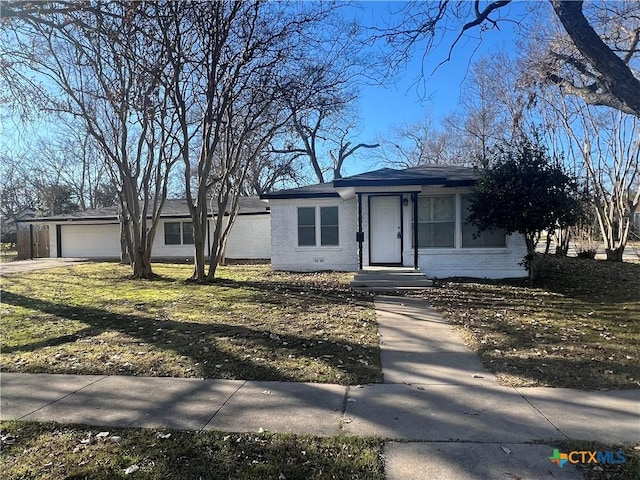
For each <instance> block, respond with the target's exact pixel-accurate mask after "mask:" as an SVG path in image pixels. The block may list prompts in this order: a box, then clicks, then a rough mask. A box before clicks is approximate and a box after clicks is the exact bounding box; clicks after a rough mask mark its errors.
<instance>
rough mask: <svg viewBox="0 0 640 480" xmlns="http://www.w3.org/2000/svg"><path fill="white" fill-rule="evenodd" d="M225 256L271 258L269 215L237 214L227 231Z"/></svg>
mask: <svg viewBox="0 0 640 480" xmlns="http://www.w3.org/2000/svg"><path fill="white" fill-rule="evenodd" d="M212 227H213V225H212ZM225 256H226V258H228V259H234V258H235V259H269V258H271V216H270V215H238V216H237V217H236V221H235V223H234V224H233V228H232V229H231V232H230V233H229V239H228V240H227V249H226V252H225Z"/></svg>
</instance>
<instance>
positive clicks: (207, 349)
mask: <svg viewBox="0 0 640 480" xmlns="http://www.w3.org/2000/svg"><path fill="white" fill-rule="evenodd" d="M154 270H155V272H156V273H157V274H159V275H160V276H161V278H160V279H159V280H153V281H140V280H131V279H129V278H128V275H129V273H130V271H129V269H128V268H127V267H125V266H121V265H117V264H114V263H93V264H86V265H75V266H71V267H67V268H61V269H53V270H44V271H39V272H32V273H24V274H13V275H6V276H5V277H3V279H2V284H3V287H2V298H1V300H2V303H1V304H0V314H1V315H2V331H1V332H0V346H1V349H2V353H1V355H0V368H1V369H2V370H3V371H7V372H32V373H35V372H46V373H75V374H118V375H139V376H173V377H199V378H227V379H244V380H283V381H309V382H328V383H340V384H359V383H369V382H379V381H380V380H381V378H382V374H381V370H380V353H379V347H378V339H377V324H376V321H375V312H374V310H373V305H372V302H371V299H370V297H367V296H364V295H358V294H354V293H352V292H351V291H350V290H349V281H350V279H351V278H352V276H351V275H349V274H344V273H334V272H327V273H307V274H292V273H279V272H271V271H270V267H269V266H268V265H237V266H229V267H221V268H220V269H219V272H220V279H219V280H218V281H217V282H216V283H215V284H212V285H197V284H193V283H186V282H185V281H184V279H186V278H188V277H189V275H190V273H191V267H190V266H189V265H174V264H157V265H154Z"/></svg>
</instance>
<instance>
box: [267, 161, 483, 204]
mask: <svg viewBox="0 0 640 480" xmlns="http://www.w3.org/2000/svg"><path fill="white" fill-rule="evenodd" d="M477 177H478V170H477V169H475V168H472V167H458V166H449V165H422V166H418V167H410V168H406V169H404V170H396V169H393V168H381V169H379V170H374V171H371V172H365V173H360V174H358V175H353V176H351V177H345V178H338V179H335V180H334V181H333V182H325V183H319V184H315V185H307V186H304V187H298V188H290V189H286V190H280V191H276V192H272V193H265V194H263V195H260V198H262V199H295V198H336V197H340V195H339V194H338V192H337V189H340V188H360V187H364V188H367V187H371V188H373V187H407V189H410V187H414V188H415V187H418V186H437V187H444V188H447V187H448V188H452V187H470V186H473V185H475V184H476V182H477Z"/></svg>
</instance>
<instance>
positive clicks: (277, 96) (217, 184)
mask: <svg viewBox="0 0 640 480" xmlns="http://www.w3.org/2000/svg"><path fill="white" fill-rule="evenodd" d="M292 8H293V10H295V11H293V10H292ZM330 8H331V7H330V6H329V7H327V6H325V5H324V4H309V5H307V4H304V5H303V4H300V5H298V4H296V5H295V8H294V7H293V6H292V5H291V4H284V3H282V4H278V3H268V4H267V3H263V2H257V1H249V2H230V1H221V2H214V3H207V4H203V3H198V2H192V3H186V2H184V3H170V4H167V5H162V6H157V8H156V19H157V21H158V23H159V25H160V30H161V31H162V32H163V44H164V45H165V47H166V48H167V52H168V59H169V62H170V68H168V69H167V76H166V77H165V78H164V81H163V83H164V85H165V86H166V88H168V89H170V90H171V96H170V99H171V105H172V109H173V110H174V111H175V112H176V115H177V118H178V120H179V128H178V129H176V133H175V136H176V139H177V141H178V143H179V145H180V155H181V158H182V160H183V167H184V177H185V190H186V191H185V193H186V197H187V203H188V205H189V210H190V213H191V218H192V221H193V233H194V235H193V237H194V246H195V268H194V274H193V279H194V280H196V281H199V282H204V281H210V280H212V279H213V277H214V275H215V272H216V268H217V265H218V263H219V261H220V260H221V259H222V257H223V255H224V247H225V243H226V238H227V235H228V232H229V230H230V228H231V225H232V224H233V221H234V219H235V215H236V213H237V210H238V200H239V196H240V194H241V193H242V192H243V191H244V188H245V186H244V185H245V183H246V179H247V174H248V172H249V171H250V168H251V167H252V166H255V164H256V162H258V160H264V158H265V157H264V153H265V151H266V149H267V147H268V146H269V144H270V142H271V140H272V139H273V137H274V135H275V133H276V132H277V131H278V130H279V129H280V128H281V127H282V125H283V124H284V123H285V121H286V120H287V119H288V118H289V113H288V111H287V109H286V106H285V105H284V103H283V97H282V88H281V85H282V78H283V75H285V74H287V73H288V72H287V70H288V68H289V63H288V62H289V61H290V59H292V58H293V59H295V58H299V57H300V56H301V55H302V54H303V52H304V49H303V48H301V46H302V44H303V43H304V42H305V41H307V40H306V39H308V38H312V36H311V35H309V29H310V28H312V27H314V26H316V25H317V24H318V22H319V21H320V20H322V19H323V18H325V16H326V15H327V9H330ZM211 198H213V200H210V199H211ZM210 201H213V202H214V204H215V208H214V210H215V211H216V212H217V217H216V220H215V225H214V229H213V232H210V233H211V236H210V240H211V248H210V250H209V251H206V250H205V238H206V235H207V225H208V217H209V211H210V210H209V202H210ZM225 215H226V216H225ZM207 256H208V257H209V264H208V269H207V268H206V265H207V264H206V257H207Z"/></svg>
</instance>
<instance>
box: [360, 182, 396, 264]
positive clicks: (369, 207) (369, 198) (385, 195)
mask: <svg viewBox="0 0 640 480" xmlns="http://www.w3.org/2000/svg"><path fill="white" fill-rule="evenodd" d="M373 197H397V198H398V209H399V210H400V261H399V262H372V261H371V198H373ZM402 198H403V194H402V193H388V194H373V195H371V194H370V195H368V197H367V214H368V222H367V223H368V225H367V227H368V228H367V230H369V231H368V237H369V248H368V251H369V265H371V266H381V267H382V266H389V267H401V266H402V265H403V264H404V258H403V252H402V250H403V246H404V217H403V215H404V213H403V211H402V210H403V208H402Z"/></svg>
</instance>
